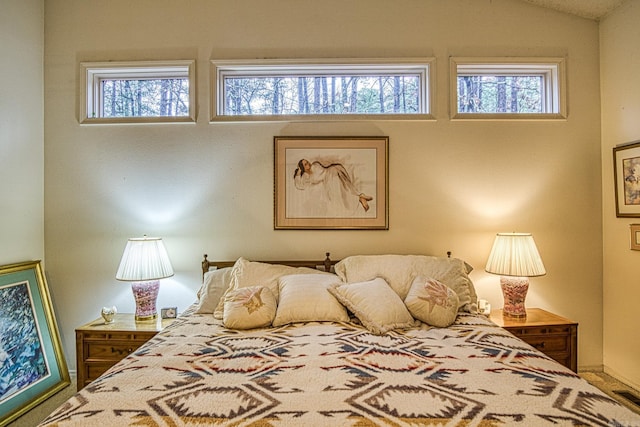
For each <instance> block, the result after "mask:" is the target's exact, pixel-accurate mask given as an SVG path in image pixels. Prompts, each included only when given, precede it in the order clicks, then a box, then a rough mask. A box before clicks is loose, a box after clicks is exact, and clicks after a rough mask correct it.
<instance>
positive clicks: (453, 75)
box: [449, 57, 567, 120]
mask: <svg viewBox="0 0 640 427" xmlns="http://www.w3.org/2000/svg"><path fill="white" fill-rule="evenodd" d="M449 70H450V78H449V80H450V82H449V83H450V84H449V94H450V98H449V109H450V117H451V119H452V120H469V119H470V120H564V119H566V118H567V95H566V71H565V59H564V58H555V57H554V58H551V57H548V58H537V57H536V58H531V57H527V58H525V57H504V58H499V57H491V58H476V57H473V58H472V57H458V58H456V57H451V58H449ZM460 70H462V72H460ZM465 71H466V73H465ZM465 74H470V75H482V74H485V75H514V76H519V75H527V74H535V75H540V76H542V77H543V81H544V86H545V87H544V88H543V90H544V94H543V96H544V100H543V103H544V107H545V109H546V110H547V111H548V112H543V113H461V112H459V111H458V75H465Z"/></svg>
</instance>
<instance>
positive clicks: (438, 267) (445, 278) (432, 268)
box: [336, 255, 478, 313]
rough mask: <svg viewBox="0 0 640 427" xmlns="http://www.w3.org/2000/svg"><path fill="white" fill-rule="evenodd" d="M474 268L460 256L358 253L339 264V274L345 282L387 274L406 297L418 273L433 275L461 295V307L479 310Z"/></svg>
mask: <svg viewBox="0 0 640 427" xmlns="http://www.w3.org/2000/svg"><path fill="white" fill-rule="evenodd" d="M471 270H472V268H471V266H469V265H468V264H467V263H465V262H464V261H462V260H460V259H457V258H441V257H433V256H424V255H356V256H351V257H347V258H345V259H343V260H342V261H340V262H339V263H337V264H336V274H337V275H338V276H339V277H340V278H341V279H342V280H343V281H345V282H347V283H350V282H361V281H365V280H371V279H373V278H375V277H383V278H384V279H385V280H386V281H387V283H389V286H391V288H393V290H394V291H396V293H397V294H398V296H399V297H400V299H402V300H404V299H405V298H406V297H407V294H408V293H409V288H411V284H412V283H413V279H415V278H416V277H417V276H425V277H433V278H434V279H436V280H439V281H441V282H442V283H444V284H445V285H447V286H449V287H450V288H451V289H453V290H454V291H455V293H456V294H458V298H459V300H460V301H459V307H458V310H460V311H468V312H470V313H475V312H476V311H477V303H476V302H477V299H478V297H477V296H476V291H475V288H474V287H473V283H472V282H471V279H469V275H468V274H469V273H470V272H471Z"/></svg>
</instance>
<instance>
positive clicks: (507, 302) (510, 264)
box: [485, 233, 546, 318]
mask: <svg viewBox="0 0 640 427" xmlns="http://www.w3.org/2000/svg"><path fill="white" fill-rule="evenodd" d="M485 270H486V271H487V272H488V273H493V274H499V275H500V286H501V287H502V295H503V297H504V307H503V309H502V313H503V315H504V316H506V317H516V318H524V317H527V310H526V308H525V305H524V302H525V298H526V296H527V291H528V290H529V277H534V276H542V275H544V274H546V270H545V269H544V264H542V258H540V254H539V253H538V248H537V247H536V243H535V242H534V240H533V236H532V235H531V234H530V233H498V234H497V235H496V239H495V241H494V242H493V247H492V248H491V253H490V254H489V259H488V260H487V265H486V267H485Z"/></svg>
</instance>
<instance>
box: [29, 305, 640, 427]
mask: <svg viewBox="0 0 640 427" xmlns="http://www.w3.org/2000/svg"><path fill="white" fill-rule="evenodd" d="M514 424H518V425H528V426H543V425H590V426H591V425H593V426H640V416H638V415H636V414H634V413H633V412H631V411H630V410H628V409H626V408H624V407H623V406H621V405H620V404H618V403H617V402H615V401H614V400H612V399H611V398H609V397H608V396H606V395H605V394H603V393H601V392H600V391H598V390H597V389H595V388H594V387H592V386H590V385H589V384H588V383H586V382H585V381H584V380H582V379H580V378H579V377H578V376H577V375H575V374H574V373H572V372H571V371H569V370H568V369H566V368H564V367H562V366H561V365H559V364H557V363H556V362H554V361H552V360H550V359H548V358H547V357H546V356H544V355H542V354H541V353H539V352H538V351H536V350H534V349H533V348H531V347H529V346H528V345H527V344H525V343H524V342H522V341H520V340H519V339H517V338H515V337H514V336H512V335H511V334H509V333H508V332H506V331H504V330H503V329H501V328H499V327H497V326H495V325H493V324H492V323H491V322H489V321H488V320H486V319H485V318H483V317H481V316H475V315H460V316H459V317H458V319H457V321H456V323H455V324H454V325H452V326H451V327H449V328H445V329H437V328H428V327H426V326H423V327H422V328H416V329H411V330H408V331H405V332H391V333H388V334H386V335H382V336H376V335H372V334H370V333H368V332H367V331H366V330H365V329H364V328H362V327H360V326H358V325H352V324H347V323H305V324H296V325H289V326H284V327H279V328H270V329H262V330H251V331H237V330H228V329H225V328H223V327H222V326H221V325H219V324H217V322H216V321H215V320H214V319H213V318H212V317H211V315H189V316H186V317H182V318H179V320H178V321H177V322H175V323H174V324H173V325H172V326H171V327H169V328H167V329H165V330H164V331H163V332H161V333H160V334H158V335H157V336H156V337H155V338H154V339H152V340H151V341H149V343H147V344H146V345H145V346H143V347H141V348H140V349H139V350H138V351H137V352H135V353H134V354H132V355H130V356H129V357H127V358H126V359H124V360H123V361H122V362H121V363H119V364H118V365H116V366H114V367H113V368H112V369H111V370H110V371H108V372H107V373H106V374H105V375H103V376H102V377H101V378H99V379H98V380H96V381H95V382H93V383H92V384H90V385H88V386H87V387H85V388H84V389H83V390H81V391H80V392H78V393H77V394H76V395H75V396H74V397H72V398H71V399H70V400H69V401H67V402H66V403H65V404H64V405H62V406H61V407H60V408H58V410H56V411H55V412H54V413H53V414H51V415H50V416H49V418H48V419H47V420H45V421H44V422H43V424H41V425H42V426H125V425H135V426H197V425H225V426H226V425H230V426H422V425H438V426H440V425H447V426H449V425H451V426H499V425H507V426H508V425H514Z"/></svg>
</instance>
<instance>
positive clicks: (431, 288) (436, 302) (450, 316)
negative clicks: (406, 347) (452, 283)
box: [404, 276, 458, 328]
mask: <svg viewBox="0 0 640 427" xmlns="http://www.w3.org/2000/svg"><path fill="white" fill-rule="evenodd" d="M404 303H405V305H406V306H407V308H408V309H409V312H410V313H411V315H412V316H413V317H415V318H416V319H418V320H420V321H421V322H424V323H426V324H427V325H431V326H437V327H438V328H446V327H447V326H449V325H451V324H452V323H453V322H454V321H455V320H456V316H457V315H458V295H457V294H456V293H455V292H454V291H453V289H451V288H450V287H448V286H447V285H445V284H444V283H442V282H439V281H438V280H436V279H433V278H431V277H423V276H418V277H416V278H415V280H414V281H413V284H412V285H411V289H409V294H408V295H407V298H405V300H404Z"/></svg>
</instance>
